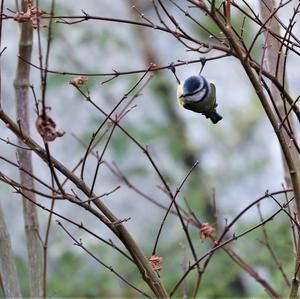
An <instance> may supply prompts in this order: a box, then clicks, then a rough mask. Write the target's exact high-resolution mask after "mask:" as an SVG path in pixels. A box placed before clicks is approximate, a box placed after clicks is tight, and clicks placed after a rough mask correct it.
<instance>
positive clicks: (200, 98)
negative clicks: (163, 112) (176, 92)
mask: <svg viewBox="0 0 300 299" xmlns="http://www.w3.org/2000/svg"><path fill="white" fill-rule="evenodd" d="M204 95H205V90H201V91H200V92H198V93H196V94H194V95H192V96H187V97H185V98H186V99H187V100H188V101H191V102H199V101H203V100H205V99H204V98H203V97H204Z"/></svg>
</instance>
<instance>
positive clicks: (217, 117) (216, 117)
mask: <svg viewBox="0 0 300 299" xmlns="http://www.w3.org/2000/svg"><path fill="white" fill-rule="evenodd" d="M209 118H210V120H211V121H212V123H213V124H216V123H217V122H219V121H220V120H221V119H222V118H223V117H222V116H221V115H220V114H218V113H217V112H216V111H213V112H212V113H211V114H210V115H209Z"/></svg>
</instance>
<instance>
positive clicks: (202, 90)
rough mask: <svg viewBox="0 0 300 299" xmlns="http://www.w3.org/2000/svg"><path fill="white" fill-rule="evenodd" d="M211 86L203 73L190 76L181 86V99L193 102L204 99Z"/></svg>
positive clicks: (179, 95) (179, 96)
mask: <svg viewBox="0 0 300 299" xmlns="http://www.w3.org/2000/svg"><path fill="white" fill-rule="evenodd" d="M209 91H210V86H209V84H208V82H207V80H206V79H205V78H204V77H202V76H201V75H197V76H191V77H188V78H187V79H186V80H185V81H184V82H183V84H182V86H181V88H180V92H179V93H180V94H178V98H179V99H185V100H187V101H191V102H199V101H202V100H203V99H204V98H205V97H206V96H207V95H208V93H209Z"/></svg>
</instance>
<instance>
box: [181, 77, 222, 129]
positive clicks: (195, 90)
mask: <svg viewBox="0 0 300 299" xmlns="http://www.w3.org/2000/svg"><path fill="white" fill-rule="evenodd" d="M177 99H178V102H179V104H180V105H181V106H182V107H183V108H185V109H188V110H192V111H194V112H197V113H201V114H203V115H204V116H205V117H206V118H209V119H210V120H211V121H212V122H213V123H214V124H216V123H217V122H218V121H220V120H221V119H222V116H221V115H219V114H218V113H217V112H216V107H217V103H216V87H215V85H214V84H213V83H208V82H207V80H206V79H205V78H204V77H203V76H201V75H196V76H191V77H188V78H187V79H186V80H185V81H184V82H183V83H180V84H179V86H178V89H177Z"/></svg>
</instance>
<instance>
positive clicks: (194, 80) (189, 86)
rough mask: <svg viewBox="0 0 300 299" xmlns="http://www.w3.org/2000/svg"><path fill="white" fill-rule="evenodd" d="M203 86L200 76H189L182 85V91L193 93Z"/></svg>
mask: <svg viewBox="0 0 300 299" xmlns="http://www.w3.org/2000/svg"><path fill="white" fill-rule="evenodd" d="M202 84H203V77H202V76H200V75H199V76H191V77H189V78H187V79H186V80H185V81H184V83H183V90H184V91H185V92H193V91H195V90H197V89H199V88H200V87H201V85H202Z"/></svg>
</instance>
